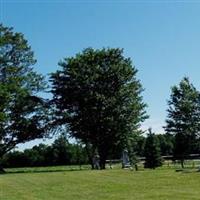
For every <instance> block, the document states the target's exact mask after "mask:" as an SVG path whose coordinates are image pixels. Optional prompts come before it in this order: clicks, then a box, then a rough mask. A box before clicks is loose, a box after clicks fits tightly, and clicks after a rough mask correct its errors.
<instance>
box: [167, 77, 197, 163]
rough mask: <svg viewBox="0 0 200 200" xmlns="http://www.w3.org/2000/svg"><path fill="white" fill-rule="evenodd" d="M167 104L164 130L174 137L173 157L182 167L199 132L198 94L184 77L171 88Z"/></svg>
mask: <svg viewBox="0 0 200 200" xmlns="http://www.w3.org/2000/svg"><path fill="white" fill-rule="evenodd" d="M168 104H169V109H168V110H167V112H168V118H167V120H166V127H165V130H166V131H167V132H168V133H172V134H174V135H175V149H174V156H175V158H176V159H179V160H181V163H182V167H183V162H184V159H185V158H186V157H187V156H188V154H189V153H191V150H192V148H193V146H194V143H195V140H196V138H197V136H198V135H199V131H200V93H199V91H197V89H196V88H195V87H194V86H193V85H192V84H191V83H190V81H189V79H188V78H186V77H185V78H183V80H182V81H181V82H180V84H179V85H178V86H174V87H172V93H171V96H170V100H169V101H168Z"/></svg>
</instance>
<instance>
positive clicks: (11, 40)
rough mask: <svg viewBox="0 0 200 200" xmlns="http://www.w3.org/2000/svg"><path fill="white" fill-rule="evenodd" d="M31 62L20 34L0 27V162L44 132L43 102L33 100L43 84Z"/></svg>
mask: <svg viewBox="0 0 200 200" xmlns="http://www.w3.org/2000/svg"><path fill="white" fill-rule="evenodd" d="M35 62H36V60H35V59H34V56H33V52H32V51H31V48H30V46H29V45H28V42H27V41H26V40H25V39H24V36H23V34H21V33H14V32H13V29H12V28H7V27H4V26H3V25H1V24H0V159H1V158H2V156H3V155H4V154H5V153H6V152H8V151H10V150H11V149H13V148H14V147H15V146H16V145H17V144H19V143H24V142H26V141H30V140H32V139H35V138H39V137H42V136H43V134H44V132H45V128H46V127H45V125H46V120H47V118H46V114H45V113H46V109H45V101H44V100H43V99H42V98H40V97H39V96H37V93H38V92H40V91H43V89H44V88H45V82H44V78H43V76H41V75H40V74H37V73H36V72H34V71H33V69H32V67H31V66H32V65H33V64H35ZM0 171H3V168H2V167H1V166H0Z"/></svg>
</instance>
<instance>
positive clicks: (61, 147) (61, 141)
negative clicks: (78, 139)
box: [52, 135, 73, 165]
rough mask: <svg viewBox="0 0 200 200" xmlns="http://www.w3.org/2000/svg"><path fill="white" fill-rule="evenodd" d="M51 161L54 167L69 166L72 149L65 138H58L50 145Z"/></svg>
mask: <svg viewBox="0 0 200 200" xmlns="http://www.w3.org/2000/svg"><path fill="white" fill-rule="evenodd" d="M52 149H53V158H54V159H53V161H54V163H55V164H56V165H67V164H70V162H71V159H72V153H73V152H72V148H71V144H70V143H69V142H68V140H67V138H66V137H65V136H63V135H61V136H60V137H58V138H57V139H56V140H55V141H54V143H53V144H52Z"/></svg>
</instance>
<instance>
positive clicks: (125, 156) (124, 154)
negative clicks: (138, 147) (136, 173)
mask: <svg viewBox="0 0 200 200" xmlns="http://www.w3.org/2000/svg"><path fill="white" fill-rule="evenodd" d="M130 167H131V165H130V160H129V156H128V151H127V150H126V149H125V150H124V151H123V152H122V168H123V169H124V168H130Z"/></svg>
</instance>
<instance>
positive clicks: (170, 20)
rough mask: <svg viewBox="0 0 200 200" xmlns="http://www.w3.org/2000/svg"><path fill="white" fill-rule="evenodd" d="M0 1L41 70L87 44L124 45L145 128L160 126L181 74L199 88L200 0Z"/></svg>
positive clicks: (0, 13)
mask: <svg viewBox="0 0 200 200" xmlns="http://www.w3.org/2000/svg"><path fill="white" fill-rule="evenodd" d="M0 2H1V3H0V21H1V22H3V24H4V25H5V26H12V27H14V29H15V31H18V32H22V33H24V35H25V37H26V38H27V39H28V41H29V44H30V45H31V46H32V49H33V50H34V52H35V56H36V58H37V60H38V62H37V65H36V66H35V67H36V70H38V71H39V72H41V73H43V74H48V73H50V72H53V71H55V70H57V69H58V66H57V63H58V61H59V60H61V59H62V58H64V57H67V56H73V55H75V54H76V53H77V52H80V51H82V50H83V49H84V48H86V47H94V48H102V47H120V48H124V54H125V56H127V57H131V59H132V60H133V63H134V65H135V66H136V68H137V69H138V70H139V72H138V78H139V79H140V80H141V82H142V84H143V87H144V88H145V91H144V93H143V96H144V101H145V102H146V103H147V104H148V109H147V112H148V114H149V115H150V119H149V120H147V121H146V122H145V124H143V128H144V129H146V128H148V127H152V128H153V130H154V131H156V132H163V130H162V126H163V125H164V124H165V118H166V109H167V103H166V102H167V99H168V98H169V95H170V87H171V86H172V85H174V84H177V83H179V81H180V80H181V79H182V78H183V76H188V77H190V80H191V81H192V82H193V83H194V85H195V86H196V87H197V88H198V89H200V1H182V2H181V1H177V2H175V3H172V1H152V2H151V1H126V0H124V1H120V0H116V1H109V0H108V1H106V0H102V1H101V0H99V1H95V0H93V1H92V0H90V1H89V0H88V1H84V0H79V1H78V0H74V1H72V0H69V1H67V0H66V1H64V0H49V1H47V0H35V1H34V0H30V1H29V0H26V1H25V0H0ZM170 2H171V3H170ZM191 2H192V3H191Z"/></svg>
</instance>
